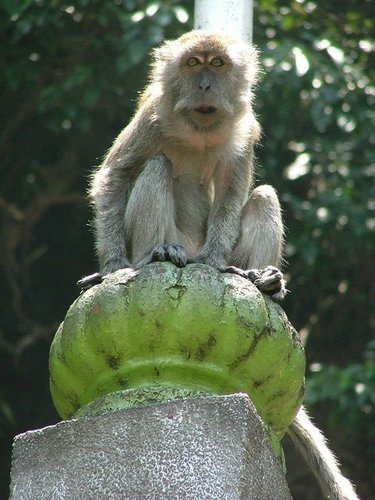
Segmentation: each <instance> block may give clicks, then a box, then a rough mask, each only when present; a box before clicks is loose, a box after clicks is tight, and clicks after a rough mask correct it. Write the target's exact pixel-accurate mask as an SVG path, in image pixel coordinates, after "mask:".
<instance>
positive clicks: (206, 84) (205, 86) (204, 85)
mask: <svg viewBox="0 0 375 500" xmlns="http://www.w3.org/2000/svg"><path fill="white" fill-rule="evenodd" d="M210 88H211V84H210V83H209V82H205V81H202V82H200V84H199V90H203V92H206V91H207V90H209V89H210Z"/></svg>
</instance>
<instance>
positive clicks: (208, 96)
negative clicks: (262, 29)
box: [154, 31, 257, 132]
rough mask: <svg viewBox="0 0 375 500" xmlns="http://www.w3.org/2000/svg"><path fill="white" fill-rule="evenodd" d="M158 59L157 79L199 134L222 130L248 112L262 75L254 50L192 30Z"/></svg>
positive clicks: (166, 46) (163, 49) (169, 44)
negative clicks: (259, 71)
mask: <svg viewBox="0 0 375 500" xmlns="http://www.w3.org/2000/svg"><path fill="white" fill-rule="evenodd" d="M156 58H157V60H156V62H155V64H154V80H155V79H156V80H159V82H161V84H162V89H163V95H164V98H165V99H167V100H168V101H169V105H170V107H171V108H172V110H173V112H174V113H176V114H177V115H179V116H180V117H181V118H182V119H183V120H184V121H185V122H186V123H188V124H189V125H190V126H191V127H192V128H194V129H195V130H198V131H199V130H200V131H202V132H203V131H210V130H217V129H218V128H220V126H221V125H222V124H223V123H228V119H231V118H233V119H237V118H238V117H239V116H240V115H241V114H242V113H246V112H247V111H248V109H249V106H250V104H251V85H252V84H253V82H254V80H255V75H256V70H257V57H256V51H255V50H254V49H253V48H252V47H248V46H246V45H243V44H240V43H239V42H238V41H236V40H233V39H231V38H228V37H223V36H221V35H216V34H211V33H205V32H200V31H192V32H190V33H187V34H186V35H183V36H182V37H181V38H179V39H178V40H175V41H171V42H166V44H164V46H162V47H161V48H160V49H158V50H157V51H156Z"/></svg>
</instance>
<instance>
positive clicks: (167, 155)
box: [79, 30, 358, 500]
mask: <svg viewBox="0 0 375 500" xmlns="http://www.w3.org/2000/svg"><path fill="white" fill-rule="evenodd" d="M258 72H259V63H258V51H257V50H256V49H255V48H254V47H253V46H249V45H247V44H245V43H242V42H240V41H238V40H237V39H235V38H232V37H229V36H224V35H219V34H215V33H211V32H205V31H198V30H197V31H191V32H189V33H187V34H185V35H182V36H181V37H180V38H179V39H177V40H170V41H166V42H164V43H163V45H161V46H160V47H159V48H157V49H155V50H154V52H153V62H152V67H151V74H150V82H149V84H148V85H147V87H146V88H145V90H144V91H143V93H142V94H141V96H140V99H139V102H138V107H137V110H136V113H135V115H134V117H133V119H132V120H131V122H130V124H129V125H128V126H127V127H125V128H124V130H123V131H122V132H121V133H120V135H119V136H118V137H117V139H115V141H114V143H113V145H112V147H111V148H110V150H109V151H108V153H107V155H106V157H105V159H104V161H103V163H102V165H101V166H100V167H99V169H98V170H97V171H96V172H95V173H94V175H93V177H92V182H91V187H90V198H91V201H92V204H93V207H94V212H95V219H94V223H95V233H96V248H97V253H98V257H99V262H100V271H101V272H100V273H95V274H93V275H91V276H87V277H85V278H83V279H81V280H80V281H79V285H80V286H81V288H82V289H83V290H85V289H87V288H89V287H90V286H92V285H95V284H97V283H100V282H101V281H102V279H103V278H105V276H106V275H108V274H110V273H112V272H114V271H116V270H118V269H121V268H125V267H134V268H141V267H143V266H144V265H146V264H149V263H151V262H153V261H171V262H172V263H174V264H175V265H176V266H179V267H184V266H186V265H187V264H188V263H189V262H198V263H203V264H207V265H209V266H212V267H214V268H216V269H218V270H220V271H223V272H231V273H235V274H238V275H240V276H242V277H243V278H246V279H249V280H250V281H252V282H253V283H254V284H255V285H256V286H257V287H258V288H259V290H260V291H262V292H263V293H266V294H268V295H270V296H271V298H272V299H273V300H276V301H280V300H282V299H283V298H284V297H285V294H286V287H285V280H284V277H283V274H282V272H281V271H280V269H279V268H280V265H281V263H282V251H283V244H284V227H283V222H282V215H281V208H280V203H279V199H278V196H277V194H276V191H275V189H274V188H273V187H271V186H269V185H262V186H258V187H255V188H254V186H253V181H254V147H255V145H256V144H257V142H258V141H259V139H260V134H261V132H260V125H259V123H258V121H257V119H256V116H255V113H254V111H253V89H254V86H255V84H256V82H257V76H258ZM289 432H290V435H291V437H292V439H293V441H294V443H295V444H296V445H297V447H298V448H299V449H300V450H301V452H302V454H303V455H304V457H305V458H306V459H307V460H308V462H309V463H310V464H311V465H312V469H313V471H314V472H315V475H316V476H317V478H318V479H319V481H320V483H321V486H322V489H323V491H324V493H325V495H327V496H328V497H329V498H331V499H335V500H354V499H357V498H358V497H357V496H356V494H355V492H354V489H353V487H352V485H351V483H350V482H349V481H348V480H347V479H346V478H344V477H343V476H342V474H341V472H340V470H339V467H338V465H337V462H336V459H335V458H334V456H333V454H332V452H331V451H330V450H329V449H328V447H327V445H326V443H325V440H324V437H323V436H322V434H321V433H320V431H319V430H318V429H317V428H316V427H315V426H314V425H313V424H312V422H311V421H310V419H309V417H308V415H307V412H306V410H305V409H304V408H303V407H302V408H301V409H300V411H299V412H298V414H297V416H296V417H295V419H294V421H293V422H292V424H291V426H290V429H289Z"/></svg>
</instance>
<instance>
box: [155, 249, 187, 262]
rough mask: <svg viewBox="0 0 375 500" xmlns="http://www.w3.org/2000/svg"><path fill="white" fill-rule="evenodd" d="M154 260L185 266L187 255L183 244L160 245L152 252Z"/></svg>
mask: <svg viewBox="0 0 375 500" xmlns="http://www.w3.org/2000/svg"><path fill="white" fill-rule="evenodd" d="M152 261H154V262H155V261H156V262H165V261H168V262H172V263H173V264H174V265H175V266H177V267H185V266H186V264H187V257H186V253H185V249H184V247H183V246H181V245H158V246H157V247H156V248H155V250H154V251H153V253H152Z"/></svg>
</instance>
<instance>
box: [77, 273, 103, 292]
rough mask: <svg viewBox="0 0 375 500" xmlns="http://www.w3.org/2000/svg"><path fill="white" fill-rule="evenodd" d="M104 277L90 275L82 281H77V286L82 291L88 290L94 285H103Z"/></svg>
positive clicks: (97, 274) (95, 274) (98, 274)
mask: <svg viewBox="0 0 375 500" xmlns="http://www.w3.org/2000/svg"><path fill="white" fill-rule="evenodd" d="M102 281H103V275H102V274H101V273H94V274H90V275H89V276H84V277H83V278H81V279H80V280H78V281H77V286H78V287H79V288H80V289H81V290H88V289H89V288H91V287H92V286H94V285H98V284H99V283H102Z"/></svg>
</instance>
